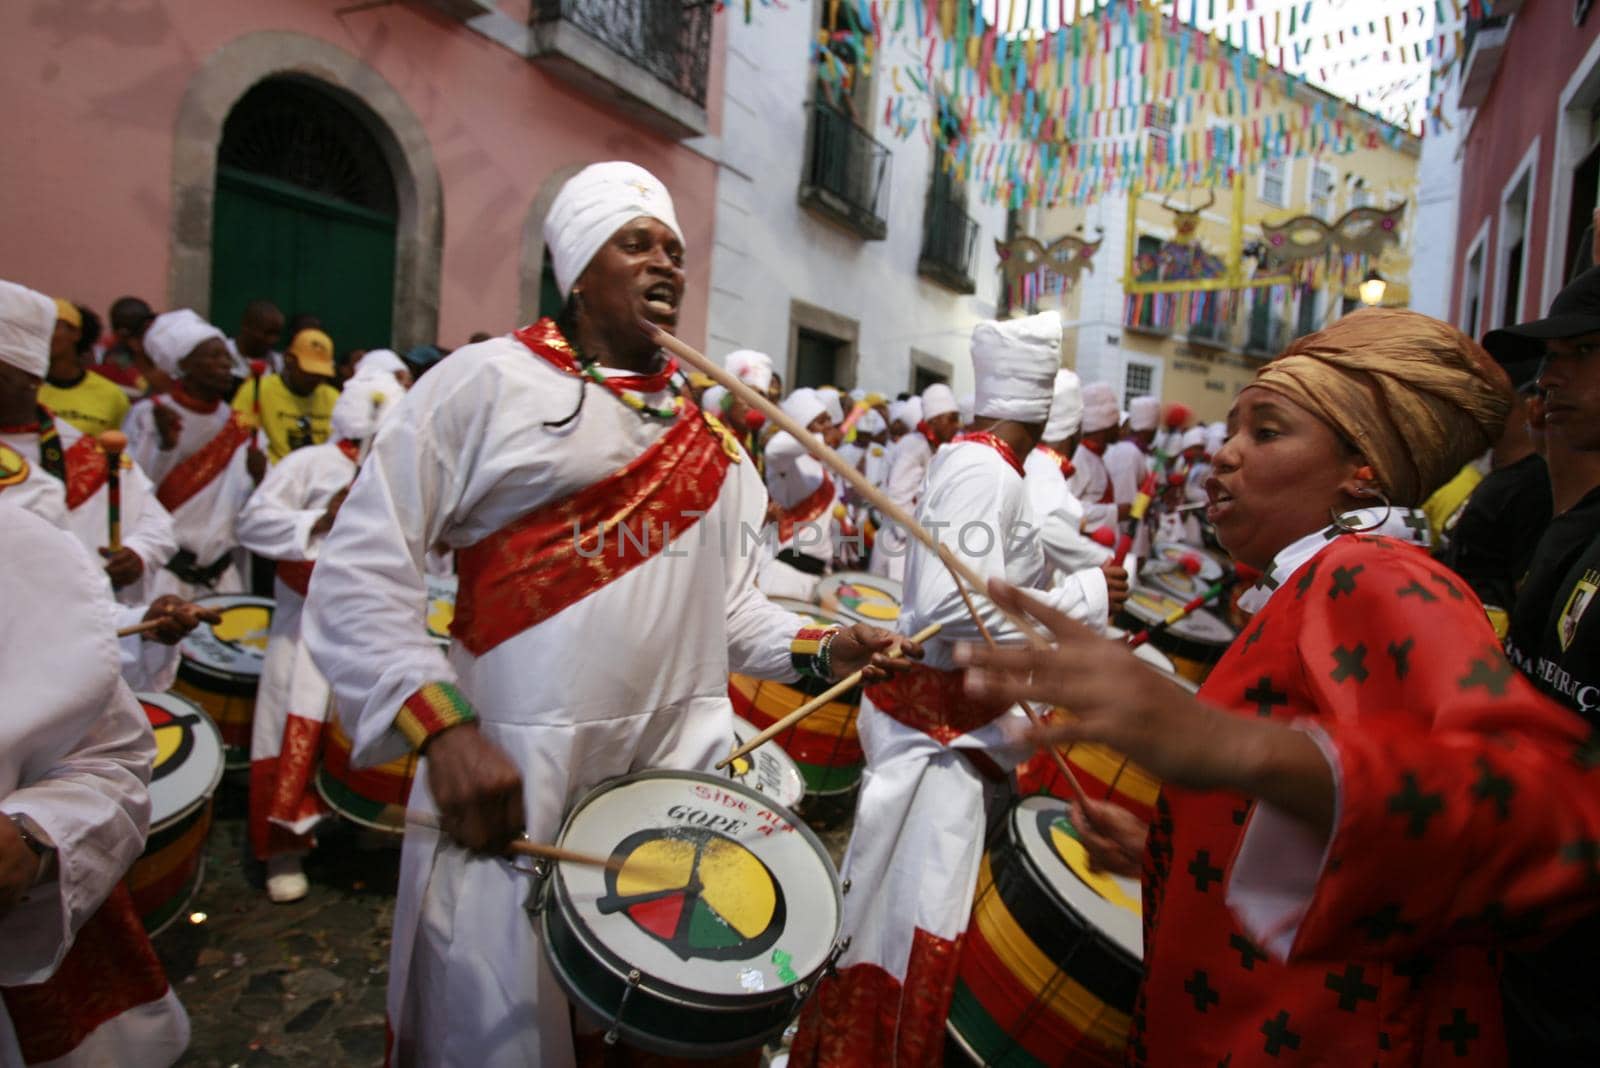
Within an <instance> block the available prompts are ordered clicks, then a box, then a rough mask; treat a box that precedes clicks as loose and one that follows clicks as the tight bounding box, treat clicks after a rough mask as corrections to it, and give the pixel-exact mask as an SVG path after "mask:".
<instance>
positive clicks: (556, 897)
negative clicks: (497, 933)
mask: <svg viewBox="0 0 1600 1068" xmlns="http://www.w3.org/2000/svg"><path fill="white" fill-rule="evenodd" d="M652 779H672V780H678V781H682V780H685V779H687V780H690V781H694V782H701V783H704V784H706V785H708V786H716V787H721V788H730V787H731V788H732V789H733V790H735V791H736V792H738V793H741V794H743V795H744V796H745V797H747V798H749V799H750V800H752V801H755V802H756V803H758V804H761V805H765V806H767V807H769V808H774V809H777V810H779V811H780V812H781V813H782V814H783V815H785V816H787V817H788V818H789V822H790V825H791V826H792V827H793V828H794V829H795V830H796V831H797V832H799V833H800V834H801V835H802V836H803V838H804V839H805V841H806V842H807V843H809V844H810V845H811V847H812V849H814V850H815V851H816V853H817V855H818V856H819V857H821V858H822V860H823V865H822V866H823V869H824V870H825V871H826V872H827V873H828V884H829V886H830V887H831V888H832V890H833V903H834V909H835V913H834V914H835V916H837V917H838V923H837V925H836V927H835V929H834V932H833V935H832V936H831V938H830V939H829V942H830V944H833V945H837V944H838V941H839V937H840V935H841V933H842V931H843V925H844V890H843V885H842V883H841V882H840V879H839V871H838V869H837V868H836V867H834V863H833V858H832V857H830V856H829V855H828V850H827V848H826V847H825V846H823V844H822V839H820V838H818V837H817V834H816V832H815V831H813V830H812V829H811V828H810V826H809V825H807V824H806V822H805V821H804V820H803V819H801V818H800V816H799V815H798V814H796V813H795V812H793V811H792V810H790V809H788V808H786V807H785V806H782V805H778V804H775V803H774V802H772V801H770V800H768V798H767V796H766V795H765V794H763V793H761V792H760V791H759V790H752V789H750V788H749V787H747V786H745V785H744V784H743V783H738V782H735V781H733V780H732V779H728V778H724V777H721V776H718V775H712V774H709V773H707V772H703V771H673V770H670V769H652V770H649V771H636V772H631V773H629V774H627V775H619V776H616V777H614V778H610V779H606V780H603V781H602V782H600V783H598V784H596V785H595V787H594V788H593V789H591V790H590V791H589V792H588V793H587V794H585V795H584V797H583V799H582V800H581V801H579V802H578V803H577V804H576V805H575V806H573V809H572V811H571V812H569V813H567V816H566V818H565V819H563V820H562V821H561V831H560V833H559V834H557V835H556V843H557V844H558V845H561V844H564V843H565V842H566V839H567V833H568V832H569V831H570V830H571V828H572V823H573V821H574V820H575V819H577V817H578V815H579V813H581V812H582V811H583V810H584V809H585V808H587V807H588V805H589V803H590V802H591V801H592V800H593V799H595V798H597V797H599V796H601V795H602V794H603V793H606V792H609V791H611V790H614V789H618V788H620V787H623V786H627V785H630V784H632V783H635V782H642V781H647V780H652ZM560 876H561V862H560V861H557V862H556V863H555V864H554V865H552V867H551V871H550V889H551V897H552V900H551V901H550V902H549V903H548V905H547V906H546V908H545V912H546V914H549V913H551V912H557V911H559V912H561V913H563V915H562V916H561V922H562V925H563V926H564V927H565V928H566V929H567V930H569V931H571V932H572V933H573V935H574V937H576V938H578V939H579V941H581V942H582V943H583V944H584V946H585V947H586V948H587V949H588V950H589V951H590V954H591V955H592V956H594V957H596V958H597V959H598V960H600V961H601V962H603V963H604V965H605V967H606V970H607V971H609V972H611V973H612V974H613V975H616V976H619V977H620V978H622V979H624V980H625V979H626V978H627V975H628V972H629V971H631V970H633V966H632V965H631V964H628V963H627V962H626V961H624V960H622V958H621V957H620V956H619V955H618V954H617V953H616V951H615V950H613V949H611V948H610V947H609V946H605V945H601V944H599V939H598V938H596V937H595V936H594V935H593V934H592V932H590V931H589V929H588V925H587V924H584V923H583V922H582V921H581V918H580V917H578V916H577V914H576V910H575V909H573V908H572V899H571V895H570V894H569V893H568V891H567V886H566V882H565V881H564V880H563V879H562V878H561V877H560ZM568 910H571V911H572V912H573V915H572V916H571V917H570V918H569V917H568V916H567V915H566V914H565V913H566V912H567V911H568ZM547 955H548V954H547ZM827 956H828V955H827V954H825V955H824V960H823V961H822V963H821V964H819V965H818V966H817V968H816V969H815V970H813V971H811V972H808V973H807V974H805V975H803V976H801V977H800V978H798V979H797V980H795V982H793V983H786V984H784V985H783V986H781V987H775V988H773V989H772V990H770V991H760V992H757V993H753V994H744V995H737V994H708V993H706V992H705V991H703V990H689V989H687V988H684V987H679V986H676V985H674V984H673V983H671V982H669V981H667V980H664V979H662V978H661V977H659V976H655V975H645V973H643V972H640V981H639V988H640V989H641V990H649V991H650V992H651V993H652V994H654V995H655V996H657V997H664V998H666V999H667V1000H669V1001H674V1002H681V1003H683V1004H687V1005H692V1006H698V1007H705V1008H708V1009H712V1010H713V1011H725V1012H737V1011H743V1010H746V1009H748V1008H751V1007H753V1006H757V1005H762V1004H767V1003H769V1002H775V1001H776V1000H779V998H778V996H779V995H782V998H786V999H788V1000H795V995H794V990H795V988H796V987H798V986H800V985H801V984H805V986H806V988H807V990H808V991H809V990H810V989H811V987H812V981H813V980H814V979H815V978H816V976H818V975H819V974H821V972H822V971H823V970H824V969H825V968H826V967H827ZM708 1002H709V1003H710V1004H709V1005H708V1004H707V1003H708ZM717 1005H722V1006H726V1008H723V1009H720V1010H718V1009H716V1008H715V1006H717Z"/></svg>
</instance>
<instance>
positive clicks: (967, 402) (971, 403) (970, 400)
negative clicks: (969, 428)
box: [956, 393, 978, 426]
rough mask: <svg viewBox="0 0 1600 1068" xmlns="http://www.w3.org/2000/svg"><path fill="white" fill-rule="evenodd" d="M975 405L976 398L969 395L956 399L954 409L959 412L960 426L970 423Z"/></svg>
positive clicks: (962, 395) (965, 394) (976, 402)
mask: <svg viewBox="0 0 1600 1068" xmlns="http://www.w3.org/2000/svg"><path fill="white" fill-rule="evenodd" d="M977 404H978V398H977V397H976V396H974V395H973V394H971V393H963V394H961V396H959V397H957V398H956V408H957V409H958V411H959V418H960V419H961V425H962V426H966V425H967V424H968V423H970V422H972V413H973V409H974V408H976V407H977Z"/></svg>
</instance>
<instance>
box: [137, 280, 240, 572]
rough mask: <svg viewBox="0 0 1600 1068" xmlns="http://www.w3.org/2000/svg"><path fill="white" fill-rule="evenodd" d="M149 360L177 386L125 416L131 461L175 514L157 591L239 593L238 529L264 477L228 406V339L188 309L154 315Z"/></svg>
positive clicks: (148, 333) (146, 341) (148, 339)
mask: <svg viewBox="0 0 1600 1068" xmlns="http://www.w3.org/2000/svg"><path fill="white" fill-rule="evenodd" d="M144 348H145V352H146V353H147V354H148V355H149V356H150V358H151V360H153V361H154V362H155V364H156V366H157V367H159V368H160V369H161V370H162V371H164V372H166V373H167V374H168V375H171V376H172V377H173V378H174V379H175V381H174V383H173V386H172V392H171V393H170V394H169V395H167V396H163V397H152V398H150V399H149V400H144V401H140V402H139V403H138V404H136V405H134V406H133V410H132V411H131V412H129V413H128V420H127V423H126V426H127V431H128V455H129V456H130V457H131V458H132V459H133V462H134V463H136V464H138V465H139V467H140V468H141V469H143V470H144V472H145V473H146V474H148V475H149V476H150V480H151V481H152V482H154V483H155V484H156V499H157V500H159V501H160V502H161V504H162V506H163V507H165V508H166V510H167V511H168V512H170V513H171V514H172V523H173V529H174V530H175V532H176V534H177V539H178V551H177V552H176V553H175V554H174V555H173V556H172V558H171V559H169V560H168V561H166V565H165V567H163V568H162V570H161V571H159V572H158V573H157V575H156V577H155V579H154V584H153V588H152V592H155V593H174V594H177V595H178V596H180V597H183V598H184V599H185V600H193V599H194V598H196V597H203V596H206V595H208V594H213V593H238V592H241V591H242V590H243V589H244V588H245V585H244V573H243V569H242V567H241V562H240V559H239V558H240V557H241V556H242V555H243V554H241V553H240V552H238V545H239V539H238V537H237V536H236V535H235V533H234V520H235V518H236V517H237V516H238V514H239V509H240V507H242V506H243V504H244V502H245V500H246V499H247V498H248V497H249V496H250V493H251V491H252V490H253V489H254V488H255V484H256V482H257V481H258V480H259V479H260V478H261V476H262V475H264V474H265V473H266V462H267V458H266V454H265V453H263V452H261V451H260V449H258V448H257V447H256V445H255V442H254V439H253V436H252V433H251V430H250V428H249V427H247V426H246V425H245V424H244V423H243V422H242V421H241V420H240V419H239V416H238V414H237V413H236V412H235V411H234V410H233V409H232V408H230V407H229V406H228V402H227V398H228V396H229V394H230V393H231V392H232V391H233V357H232V356H231V354H230V353H229V352H228V346H227V344H226V339H225V338H224V337H223V335H222V331H221V330H218V329H217V328H216V327H214V326H212V325H211V324H210V323H208V322H206V321H205V320H204V319H202V318H200V316H198V315H196V314H195V313H194V312H192V311H190V310H189V309H187V308H184V309H181V310H179V311H170V312H167V313H166V314H164V315H158V316H157V317H156V320H155V322H153V323H151V324H150V329H149V330H147V331H146V332H145V336H144Z"/></svg>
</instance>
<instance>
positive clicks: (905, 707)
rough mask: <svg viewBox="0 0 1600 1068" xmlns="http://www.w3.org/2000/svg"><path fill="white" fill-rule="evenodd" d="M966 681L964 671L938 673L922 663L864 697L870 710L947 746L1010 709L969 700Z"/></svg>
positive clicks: (879, 684)
mask: <svg viewBox="0 0 1600 1068" xmlns="http://www.w3.org/2000/svg"><path fill="white" fill-rule="evenodd" d="M965 678H966V672H965V671H940V670H939V669H938V668H931V667H928V666H927V665H925V664H912V665H911V668H910V670H908V671H900V672H896V673H895V674H893V675H891V676H889V677H888V678H887V679H884V680H883V681H882V682H875V683H873V684H872V685H870V686H868V687H867V688H866V694H867V696H868V697H870V698H872V704H873V707H874V708H876V709H877V710H878V711H880V712H882V713H884V714H885V715H887V716H888V717H889V718H890V719H893V720H896V721H897V722H900V723H904V724H905V725H906V726H907V727H915V728H916V729H917V730H919V731H921V732H922V733H923V734H926V735H927V736H928V737H930V738H932V739H934V740H935V741H937V742H940V743H941V744H943V745H949V744H950V743H951V742H953V741H955V740H956V739H957V738H959V737H961V736H962V735H963V734H966V733H968V732H969V731H975V730H977V729H978V728H979V727H982V726H984V725H986V724H988V723H990V722H991V721H993V720H994V719H995V718H996V717H998V716H999V715H1000V714H1001V713H1002V712H1004V711H1005V710H1006V709H1007V708H1009V707H1011V706H1010V705H1005V704H1000V705H994V704H985V703H983V702H981V701H978V700H976V699H974V698H971V697H968V696H967V694H966V691H965V690H964V689H963V688H962V681H963V680H964V679H965Z"/></svg>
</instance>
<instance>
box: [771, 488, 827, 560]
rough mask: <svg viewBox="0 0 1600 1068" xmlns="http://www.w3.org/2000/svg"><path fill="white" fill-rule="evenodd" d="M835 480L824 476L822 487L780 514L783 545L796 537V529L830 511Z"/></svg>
mask: <svg viewBox="0 0 1600 1068" xmlns="http://www.w3.org/2000/svg"><path fill="white" fill-rule="evenodd" d="M833 497H834V493H833V479H831V478H829V477H828V476H827V475H823V476H822V485H820V486H818V487H817V488H816V489H815V490H813V491H812V492H811V493H808V494H807V495H806V496H805V499H803V500H801V501H799V502H797V503H796V504H795V506H794V507H793V508H789V509H786V510H784V511H782V512H780V513H779V514H778V541H779V543H780V544H781V543H783V542H786V541H788V540H789V539H790V538H792V537H794V528H795V527H798V526H804V525H805V524H806V523H809V522H811V521H812V520H813V519H816V518H817V517H818V516H820V515H822V514H823V513H824V512H826V511H827V510H828V507H829V506H830V505H832V504H833Z"/></svg>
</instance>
